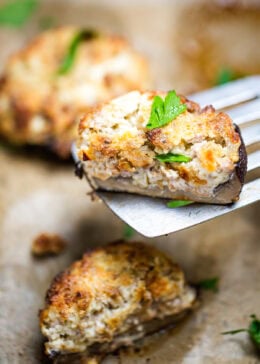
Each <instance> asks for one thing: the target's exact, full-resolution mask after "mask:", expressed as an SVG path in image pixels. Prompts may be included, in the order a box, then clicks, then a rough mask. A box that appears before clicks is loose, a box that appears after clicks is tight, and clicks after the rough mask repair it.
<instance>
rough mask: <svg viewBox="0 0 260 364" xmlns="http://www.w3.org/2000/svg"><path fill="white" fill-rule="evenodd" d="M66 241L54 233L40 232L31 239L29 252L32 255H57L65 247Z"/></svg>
mask: <svg viewBox="0 0 260 364" xmlns="http://www.w3.org/2000/svg"><path fill="white" fill-rule="evenodd" d="M66 245H67V244H66V241H65V240H64V239H63V238H62V237H60V236H59V235H56V234H49V233H41V234H40V235H38V236H36V238H35V239H34V240H33V243H32V248H31V252H32V254H33V255H34V256H37V257H42V256H46V255H58V254H60V253H62V252H63V251H64V249H65V247H66Z"/></svg>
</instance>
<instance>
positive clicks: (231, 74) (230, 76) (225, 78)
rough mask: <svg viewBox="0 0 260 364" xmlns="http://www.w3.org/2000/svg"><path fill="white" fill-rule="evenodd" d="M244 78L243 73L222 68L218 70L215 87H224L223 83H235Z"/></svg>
mask: <svg viewBox="0 0 260 364" xmlns="http://www.w3.org/2000/svg"><path fill="white" fill-rule="evenodd" d="M241 77H245V75H244V74H243V73H240V72H235V71H232V70H231V69H229V68H222V69H220V70H219V72H218V75H217V78H216V82H215V83H216V85H224V84H225V83H228V82H231V81H235V80H237V79H238V78H241Z"/></svg>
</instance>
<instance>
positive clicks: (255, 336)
mask: <svg viewBox="0 0 260 364" xmlns="http://www.w3.org/2000/svg"><path fill="white" fill-rule="evenodd" d="M250 317H251V319H252V321H251V323H250V325H249V328H248V332H249V336H250V338H251V340H252V341H253V343H254V344H256V345H257V346H258V348H259V349H260V320H259V319H258V318H257V317H256V315H251V316H250Z"/></svg>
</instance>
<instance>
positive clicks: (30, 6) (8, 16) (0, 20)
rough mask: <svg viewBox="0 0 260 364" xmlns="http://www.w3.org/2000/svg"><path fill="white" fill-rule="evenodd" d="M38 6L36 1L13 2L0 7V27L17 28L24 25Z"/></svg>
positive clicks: (20, 0) (15, 0)
mask: <svg viewBox="0 0 260 364" xmlns="http://www.w3.org/2000/svg"><path fill="white" fill-rule="evenodd" d="M37 5H38V0H13V1H9V2H6V4H4V5H2V6H1V7H0V25H7V26H11V27H14V28H19V27H21V26H22V25H24V24H25V23H26V21H27V20H28V19H29V17H30V16H31V15H32V13H33V11H34V10H35V9H36V7H37Z"/></svg>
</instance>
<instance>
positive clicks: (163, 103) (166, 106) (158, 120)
mask: <svg viewBox="0 0 260 364" xmlns="http://www.w3.org/2000/svg"><path fill="white" fill-rule="evenodd" d="M186 109H187V106H186V105H185V104H182V103H181V100H180V98H179V96H177V95H176V92H175V91H169V92H168V94H167V96H166V97H165V100H163V99H162V98H161V97H160V96H155V98H154V100H153V104H152V110H151V115H150V118H149V121H148V124H147V125H146V127H147V129H155V128H160V127H161V126H164V125H167V124H169V122H171V121H172V120H174V119H175V118H177V116H178V115H180V114H182V113H183V112H184V111H185V110H186Z"/></svg>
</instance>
